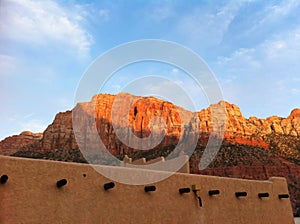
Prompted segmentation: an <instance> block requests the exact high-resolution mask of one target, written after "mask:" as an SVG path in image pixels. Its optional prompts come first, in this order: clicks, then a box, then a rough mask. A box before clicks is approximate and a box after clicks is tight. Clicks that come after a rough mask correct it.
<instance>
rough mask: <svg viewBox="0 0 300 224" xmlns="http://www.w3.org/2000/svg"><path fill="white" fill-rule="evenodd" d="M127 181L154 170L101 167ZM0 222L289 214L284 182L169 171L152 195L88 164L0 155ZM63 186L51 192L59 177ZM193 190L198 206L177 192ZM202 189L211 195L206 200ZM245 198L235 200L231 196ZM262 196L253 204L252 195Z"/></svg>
mask: <svg viewBox="0 0 300 224" xmlns="http://www.w3.org/2000/svg"><path fill="white" fill-rule="evenodd" d="M102 168H103V169H108V170H109V171H111V172H116V173H118V174H119V175H123V174H124V172H129V173H130V174H131V175H132V176H133V177H134V178H139V177H141V176H143V177H145V176H147V175H150V174H153V173H154V172H158V171H149V170H140V169H133V168H126V167H125V168H118V167H102ZM3 175H7V176H8V180H7V182H6V183H3V184H1V183H0V223H4V224H7V223H8V224H15V223H16V224H19V223H30V224H35V223H72V224H73V223H91V224H92V223H97V224H98V223H110V224H114V223H116V224H117V223H118V224H119V223H134V224H139V223H163V224H165V223H186V224H189V223H193V224H194V223H195V224H197V223H204V224H209V223H214V224H215V223H217V224H220V223H224V224H227V223H228V224H234V223H237V224H244V223H249V224H250V223H251V224H254V223H264V224H267V223H272V224H276V223H278V224H283V223H285V224H292V223H294V221H293V216H292V210H291V205H290V200H289V199H288V198H283V199H279V198H278V194H288V189H287V184H286V181H285V179H284V178H271V179H269V180H268V181H252V180H251V181H250V180H240V179H232V178H222V177H212V176H203V175H191V174H182V173H176V174H174V175H172V176H170V177H169V178H168V179H166V180H163V181H160V182H157V183H154V184H153V185H155V186H156V191H154V192H147V193H146V192H145V191H144V186H137V185H125V184H120V183H115V187H114V188H112V189H109V190H107V191H105V190H104V189H103V185H104V184H105V183H107V182H110V181H111V180H109V179H107V178H106V177H104V176H102V175H100V174H99V173H97V172H96V171H95V170H94V169H93V168H92V167H91V166H90V165H87V164H77V163H63V162H55V161H44V160H32V159H23V158H14V157H5V156H0V176H3ZM63 178H65V179H67V181H68V183H67V184H66V185H65V186H63V187H61V188H57V186H56V183H57V181H58V180H60V179H63ZM193 184H197V185H199V186H200V191H199V195H200V197H201V199H202V207H200V204H199V200H198V199H197V197H196V196H195V194H194V193H193V192H192V191H191V192H190V193H186V194H180V193H179V192H178V189H179V188H188V187H191V185H193ZM209 190H219V192H220V193H219V194H218V195H213V196H209V194H208V191H209ZM238 191H243V192H247V196H246V197H240V198H237V197H236V196H235V192H238ZM265 192H268V193H269V197H266V198H259V197H258V193H265Z"/></svg>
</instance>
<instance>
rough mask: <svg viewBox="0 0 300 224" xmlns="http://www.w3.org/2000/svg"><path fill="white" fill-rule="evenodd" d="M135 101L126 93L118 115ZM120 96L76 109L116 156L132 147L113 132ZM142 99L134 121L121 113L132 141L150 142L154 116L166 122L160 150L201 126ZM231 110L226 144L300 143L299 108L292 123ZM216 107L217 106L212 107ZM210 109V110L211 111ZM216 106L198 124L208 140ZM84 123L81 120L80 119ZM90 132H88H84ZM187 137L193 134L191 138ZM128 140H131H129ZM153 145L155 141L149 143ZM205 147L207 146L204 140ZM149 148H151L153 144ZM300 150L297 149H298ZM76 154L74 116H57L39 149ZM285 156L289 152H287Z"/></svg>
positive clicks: (293, 151) (295, 153) (299, 155)
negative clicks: (287, 139) (278, 139)
mask: <svg viewBox="0 0 300 224" xmlns="http://www.w3.org/2000/svg"><path fill="white" fill-rule="evenodd" d="M132 98H137V97H135V96H132V95H129V94H124V95H123V96H122V103H121V104H118V106H119V108H117V111H121V110H122V108H124V105H127V104H130V100H131V99H132ZM114 99H115V96H114V95H109V94H100V95H96V96H95V97H93V99H92V101H91V102H89V103H80V104H78V105H77V106H76V108H75V109H74V110H82V111H84V113H87V114H89V115H90V116H91V117H94V118H95V121H96V122H95V123H96V127H97V130H98V132H99V135H100V137H101V140H102V141H103V143H104V144H105V146H106V148H107V149H108V150H109V151H110V152H112V153H113V154H114V155H117V154H125V153H127V152H128V150H129V147H127V146H126V145H124V144H122V142H121V141H120V140H119V139H118V137H117V136H116V133H115V130H114V127H113V125H112V116H111V114H112V105H113V102H114ZM137 99H138V100H137V101H136V102H135V103H134V104H132V105H131V106H130V108H131V109H130V112H129V116H128V117H126V116H122V115H120V114H117V115H118V116H116V117H117V120H116V123H117V124H118V125H119V127H125V128H126V129H124V130H122V133H123V134H124V135H125V136H131V135H132V133H134V135H135V136H136V137H139V138H146V137H148V136H149V135H150V133H151V131H153V129H152V130H151V125H149V124H150V122H151V119H152V118H153V117H155V116H158V117H161V118H162V119H163V121H164V122H165V124H166V128H165V138H164V139H163V141H162V142H161V144H160V145H159V146H168V145H176V144H177V143H178V139H180V137H181V135H182V134H184V132H188V129H184V127H182V123H183V122H185V123H186V124H190V125H197V122H196V121H195V120H188V119H189V118H190V117H189V116H193V114H192V113H191V112H189V111H186V110H184V109H183V108H180V107H177V106H175V105H173V104H172V103H170V102H166V101H162V100H159V99H157V98H154V97H145V98H137ZM219 105H223V106H224V108H225V109H226V114H227V116H226V127H225V130H226V132H225V139H226V140H227V141H229V142H232V143H238V144H245V145H251V146H258V147H262V148H265V149H269V148H270V144H273V145H272V147H276V144H274V140H273V138H275V137H274V136H278V135H280V136H289V137H290V138H292V139H299V138H300V109H295V110H293V111H292V112H291V114H290V115H289V116H288V117H287V118H280V117H277V116H272V117H269V118H267V119H259V118H256V117H250V118H249V119H246V118H245V117H243V115H242V113H241V111H240V109H239V108H238V107H237V106H236V105H234V104H229V103H227V102H220V103H219ZM212 106H216V105H212ZM212 106H211V107H212ZM211 107H209V108H207V109H204V110H201V111H200V112H198V113H197V114H198V116H199V125H200V138H201V137H202V138H203V136H206V137H207V136H208V134H209V133H210V132H211V128H212V113H211ZM79 119H80V118H79ZM79 123H82V124H81V125H82V130H85V128H86V127H84V125H87V124H86V123H84V122H79ZM85 131H86V130H85ZM186 134H187V135H188V134H190V133H186ZM127 141H129V140H128V139H127ZM149 141H151V139H149ZM199 141H203V144H205V143H206V141H205V140H203V139H199ZM149 144H150V143H149ZM277 144H278V146H282V145H284V144H286V143H284V139H282V142H277ZM294 147H296V146H294ZM70 148H72V149H77V148H78V146H77V144H76V140H75V136H74V133H73V127H72V112H71V111H67V112H63V113H59V114H57V115H56V117H55V119H54V121H53V123H52V124H51V125H49V126H48V128H47V129H46V130H45V132H44V136H43V139H42V141H41V146H40V149H41V150H44V151H51V150H55V149H70ZM283 148H284V149H285V150H289V151H290V155H285V156H287V157H289V156H290V157H292V158H294V159H295V158H296V159H297V160H300V149H299V148H297V147H296V148H292V147H290V146H289V147H283ZM282 155H284V153H282Z"/></svg>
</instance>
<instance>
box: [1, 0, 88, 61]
mask: <svg viewBox="0 0 300 224" xmlns="http://www.w3.org/2000/svg"><path fill="white" fill-rule="evenodd" d="M0 18H1V23H0V30H1V36H2V38H1V39H2V40H3V41H5V40H6V41H7V40H12V41H15V42H17V43H24V44H30V45H34V46H39V45H41V46H43V45H47V44H49V42H51V43H57V44H61V45H60V46H61V47H63V46H64V47H68V48H70V49H75V52H76V53H77V54H78V55H81V56H88V55H89V53H90V52H89V51H90V47H91V44H92V37H91V35H90V34H89V33H88V32H87V31H86V30H85V29H84V28H83V27H82V26H81V24H80V18H81V17H80V14H75V13H73V12H72V10H70V9H65V8H63V7H62V6H60V5H59V4H57V3H56V2H54V1H25V0H12V1H6V0H4V1H3V2H1V16H0Z"/></svg>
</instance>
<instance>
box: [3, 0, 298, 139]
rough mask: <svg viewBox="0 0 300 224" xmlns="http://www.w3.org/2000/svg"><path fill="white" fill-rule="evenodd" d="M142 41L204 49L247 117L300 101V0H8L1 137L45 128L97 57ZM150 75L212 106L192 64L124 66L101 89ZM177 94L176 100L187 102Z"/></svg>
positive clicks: (229, 97) (68, 105) (226, 93)
mask: <svg viewBox="0 0 300 224" xmlns="http://www.w3.org/2000/svg"><path fill="white" fill-rule="evenodd" d="M143 39H158V40H165V41H171V42H175V43H177V44H180V45H182V46H184V47H186V48H188V49H190V50H192V51H193V52H195V53H196V54H198V55H199V56H200V57H201V58H202V59H203V60H204V61H205V63H206V64H207V65H208V66H209V68H210V70H211V71H212V72H213V74H214V76H215V78H216V80H217V81H218V84H219V86H220V88H221V90H222V93H223V98H224V100H226V101H228V102H230V103H234V104H236V105H238V106H239V107H240V109H241V111H242V113H243V115H244V116H245V117H249V116H256V117H259V118H266V117H268V116H271V115H278V116H281V117H287V116H288V115H289V114H290V111H291V110H292V109H293V108H299V107H300V101H299V99H300V75H299V71H300V1H254V0H249V1H201V0H197V1H193V0H190V1H184V0H173V1H171V0H165V1H158V0H157V1H142V0H133V1H125V0H123V1H117V0H115V1H75V0H64V1H63V0H60V1H58V0H57V1H54V0H43V1H30V0H1V1H0V91H1V94H0V103H1V110H0V125H1V128H0V139H4V138H5V137H7V136H10V135H13V134H19V133H20V132H22V131H24V130H30V131H32V132H42V131H44V130H45V128H46V127H47V125H49V124H50V123H52V121H53V119H54V117H55V114H56V113H58V112H60V111H66V110H70V109H72V108H73V107H74V96H75V93H76V90H77V87H78V85H79V84H80V80H81V79H82V77H83V75H84V74H85V72H86V71H87V69H88V68H89V66H90V65H91V63H92V62H93V61H95V60H96V59H97V58H98V57H99V56H100V55H102V54H104V53H105V52H108V51H109V50H110V49H112V48H115V47H116V46H119V45H121V44H124V43H127V42H132V41H136V40H143ZM98 75H101V71H99V74H98ZM143 76H159V77H164V78H165V79H168V80H170V81H169V82H168V81H166V82H161V83H159V84H157V85H150V83H149V85H148V86H147V87H145V88H146V90H147V91H148V92H149V95H151V93H153V91H154V89H159V90H161V91H162V92H163V91H166V92H168V93H170V92H171V93H172V91H174V90H173V88H172V87H171V86H170V82H172V83H175V84H177V85H179V86H181V87H182V88H183V89H184V90H185V91H186V92H188V93H187V94H188V95H189V96H190V97H191V98H192V100H193V102H194V105H195V110H201V109H203V108H205V107H207V106H208V105H209V104H210V103H211V102H209V101H208V100H207V98H206V97H205V92H203V91H202V89H201V88H199V85H195V82H194V80H193V79H191V78H190V77H189V76H188V74H186V72H185V71H182V70H181V69H179V68H178V67H176V66H173V65H169V64H164V63H159V62H147V61H146V62H140V63H136V64H131V65H129V66H126V67H124V68H122V69H120V70H119V71H117V72H116V73H115V74H112V76H111V78H110V79H109V80H108V81H107V82H106V83H105V86H103V87H102V88H100V87H99V92H98V93H102V92H103V93H113V94H116V93H118V92H120V91H122V90H124V88H125V87H126V86H127V85H128V84H130V83H132V82H133V81H134V80H136V79H139V78H141V77H143ZM136 90H139V88H138V86H137V87H136ZM132 93H133V94H137V93H138V91H136V92H135V91H132ZM152 95H154V94H152ZM158 97H161V98H164V96H163V94H162V95H161V96H158ZM179 98H180V97H178V100H177V101H176V100H175V101H176V102H175V101H174V103H176V104H178V105H180V106H185V104H184V100H181V99H179ZM187 109H190V108H187Z"/></svg>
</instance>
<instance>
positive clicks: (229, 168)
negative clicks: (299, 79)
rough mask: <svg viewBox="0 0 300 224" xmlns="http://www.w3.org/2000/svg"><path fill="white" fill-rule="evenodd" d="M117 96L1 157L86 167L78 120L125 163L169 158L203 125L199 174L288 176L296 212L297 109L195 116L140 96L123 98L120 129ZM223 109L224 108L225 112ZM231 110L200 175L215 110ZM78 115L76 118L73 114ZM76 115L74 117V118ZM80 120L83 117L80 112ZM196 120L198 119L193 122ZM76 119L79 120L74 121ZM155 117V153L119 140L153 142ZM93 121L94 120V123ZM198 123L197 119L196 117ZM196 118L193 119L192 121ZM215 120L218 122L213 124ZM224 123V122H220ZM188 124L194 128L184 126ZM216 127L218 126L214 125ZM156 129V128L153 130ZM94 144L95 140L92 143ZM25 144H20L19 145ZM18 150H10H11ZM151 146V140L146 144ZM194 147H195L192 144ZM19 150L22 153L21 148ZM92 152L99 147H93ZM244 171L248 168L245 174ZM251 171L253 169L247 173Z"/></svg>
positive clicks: (299, 167)
mask: <svg viewBox="0 0 300 224" xmlns="http://www.w3.org/2000/svg"><path fill="white" fill-rule="evenodd" d="M115 97H116V96H115V95H112V94H98V95H95V96H94V97H93V98H92V99H91V101H90V102H82V103H78V104H77V105H76V107H75V108H74V109H73V110H72V111H66V112H60V113H58V114H56V116H55V118H54V120H53V122H52V123H51V124H50V125H49V126H48V127H47V128H46V130H45V131H44V132H43V134H42V135H38V136H39V137H34V136H35V135H34V134H33V133H32V134H31V137H29V136H30V134H28V135H27V137H26V138H27V139H28V138H30V139H31V140H30V142H29V141H28V142H27V143H26V142H23V143H22V139H24V133H23V135H22V134H21V135H20V136H21V137H22V138H21V137H20V140H18V137H17V136H12V137H9V138H6V139H4V140H3V141H1V142H0V154H5V155H13V156H23V157H31V158H44V159H54V160H62V161H75V162H86V160H85V158H84V157H83V155H82V153H81V151H80V150H79V148H78V145H77V140H78V139H76V138H75V134H74V130H73V119H75V120H76V121H77V122H78V124H77V125H78V128H79V130H82V131H83V132H84V133H85V134H89V131H90V130H89V128H90V125H91V124H90V123H89V122H90V121H91V120H92V121H94V122H95V125H96V130H97V132H98V134H99V136H100V138H101V140H102V142H103V144H104V145H105V147H106V148H107V149H108V151H109V152H110V153H111V154H112V155H114V156H116V157H117V158H119V159H123V157H124V156H125V155H130V157H132V158H133V159H138V158H141V157H146V158H148V159H151V158H155V157H158V156H168V155H169V154H170V153H171V152H172V151H173V150H174V148H175V146H176V145H178V144H181V142H180V137H181V135H182V133H181V132H183V135H187V136H188V135H193V134H194V132H193V130H194V129H193V127H195V126H196V125H199V129H200V135H199V137H198V141H197V145H196V149H195V151H194V152H193V154H192V156H191V158H190V168H191V171H192V172H193V173H200V174H201V173H202V174H210V175H219V176H230V177H240V178H249V179H267V178H268V177H270V175H274V176H284V177H286V178H287V180H288V183H289V189H290V193H291V200H292V204H293V208H294V212H295V211H296V202H297V201H296V199H297V198H300V197H299V196H300V109H299V108H295V109H293V110H292V111H291V113H290V115H289V116H288V117H286V118H282V117H278V116H270V117H268V118H265V119H260V118H256V117H253V116H252V117H249V118H248V119H247V118H245V117H244V116H243V115H242V113H241V111H240V109H239V108H238V106H236V105H234V104H230V103H228V102H226V101H221V102H219V103H217V104H213V105H210V106H209V107H208V108H206V109H203V110H201V111H198V112H190V111H187V110H185V109H184V108H182V107H178V106H176V105H174V104H172V103H171V102H167V101H163V100H161V99H157V98H155V97H138V96H133V95H131V94H127V93H123V94H122V95H121V98H119V104H117V112H116V113H117V114H116V115H117V116H116V118H117V119H116V123H117V127H115V126H114V125H112V116H111V114H112V107H113V103H114V100H115ZM128 105H129V108H130V110H129V115H128V117H127V116H123V115H122V114H121V112H122V108H125V107H126V106H128ZM220 108H221V109H220ZM76 110H77V111H79V112H82V113H84V115H86V116H87V117H88V120H84V119H82V118H81V117H80V116H79V117H76V116H75V115H76V113H75V115H74V113H73V112H74V111H76ZM218 110H225V112H226V124H225V127H224V128H225V133H224V139H223V141H222V145H221V149H220V151H219V153H218V155H217V156H216V158H215V159H214V161H213V162H212V164H211V165H210V166H209V167H208V168H207V169H205V170H204V171H199V170H198V164H199V160H200V158H201V156H202V154H203V151H204V149H205V146H206V144H207V141H208V139H209V136H210V135H211V134H213V136H214V137H216V138H217V137H218V130H219V129H218V128H219V126H218V125H222V120H220V119H219V118H218V116H212V111H217V112H218ZM72 113H73V114H72ZM72 115H73V116H72ZM79 115H80V113H79ZM190 115H192V116H194V115H196V117H198V119H199V120H198V121H199V123H197V121H196V120H197V119H190V117H189V116H190ZM74 116H75V117H74ZM155 116H158V117H161V118H163V120H164V121H165V125H166V126H165V137H164V138H163V140H162V141H161V143H160V144H158V145H157V146H155V147H154V148H153V149H151V150H146V151H144V150H142V151H141V150H137V149H136V147H134V148H132V147H128V146H127V145H126V144H124V143H123V142H122V141H120V139H118V137H117V136H116V128H121V130H122V131H123V132H122V133H123V135H124V136H125V137H127V140H128V141H132V142H131V143H132V144H133V145H135V144H137V143H138V142H135V140H132V139H134V138H133V135H134V136H136V137H138V138H143V139H146V140H147V137H149V136H150V134H151V132H153V131H155V128H157V130H159V128H160V127H159V126H157V127H152V126H151V125H150V124H151V119H152V118H153V117H155ZM90 118H91V120H89V119H90ZM192 118H195V117H192ZM189 119H190V120H189ZM213 119H214V120H213ZM218 119H219V120H218ZM184 120H186V121H187V122H186V123H187V124H188V126H190V128H189V127H188V128H185V127H182V125H181V124H182V121H184ZM213 122H215V124H217V125H216V126H214V125H213ZM151 128H152V129H151ZM89 140H90V142H91V143H93V141H95V140H94V139H89ZM18 141H19V142H18ZM9 144H12V147H11V149H10V145H9ZM145 144H146V145H150V144H151V138H149V140H147V141H146V142H145ZM186 144H187V145H192V142H187V143H186ZM18 145H19V148H18ZM91 147H94V145H93V144H91ZM103 160H105V158H102V157H101V156H95V157H94V158H93V160H92V162H94V163H102V162H103ZM241 167H244V169H242V168H241ZM245 167H247V169H245Z"/></svg>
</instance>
